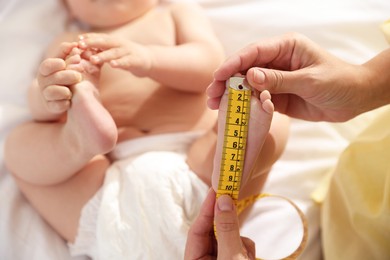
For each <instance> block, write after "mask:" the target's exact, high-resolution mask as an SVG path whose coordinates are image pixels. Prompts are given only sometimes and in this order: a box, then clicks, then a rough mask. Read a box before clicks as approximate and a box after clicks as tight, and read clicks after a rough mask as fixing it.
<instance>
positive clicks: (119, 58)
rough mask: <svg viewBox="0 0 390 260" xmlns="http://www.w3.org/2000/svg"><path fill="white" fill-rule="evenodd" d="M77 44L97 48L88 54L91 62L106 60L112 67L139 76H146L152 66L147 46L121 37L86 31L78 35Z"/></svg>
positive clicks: (103, 61) (83, 47) (99, 63)
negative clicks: (92, 53) (95, 51)
mask: <svg viewBox="0 0 390 260" xmlns="http://www.w3.org/2000/svg"><path fill="white" fill-rule="evenodd" d="M79 46H80V48H82V49H93V50H98V51H97V53H95V54H94V55H91V56H90V61H91V62H92V63H93V64H96V65H101V64H103V63H105V62H107V63H109V64H110V65H111V67H113V68H120V69H124V70H127V71H130V72H131V73H133V74H134V75H136V76H139V77H143V76H147V75H148V73H149V71H150V69H151V66H152V57H151V53H150V51H149V49H148V48H146V47H145V46H142V45H141V44H138V43H135V42H132V41H129V40H125V39H122V38H115V37H112V36H109V35H106V34H98V33H88V34H83V35H81V36H80V41H79Z"/></svg>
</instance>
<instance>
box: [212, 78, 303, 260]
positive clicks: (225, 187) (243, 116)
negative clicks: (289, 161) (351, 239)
mask: <svg viewBox="0 0 390 260" xmlns="http://www.w3.org/2000/svg"><path fill="white" fill-rule="evenodd" d="M226 85H227V91H228V104H227V112H226V113H227V114H226V122H225V130H224V141H223V147H222V159H221V164H220V165H221V167H220V177H219V182H218V190H217V195H216V196H217V198H218V197H219V196H221V195H225V194H226V195H229V196H230V197H231V198H232V199H233V201H234V204H235V205H236V207H237V211H238V214H240V213H241V212H242V211H243V210H244V209H245V208H247V207H248V206H249V205H251V204H253V203H254V202H255V201H257V200H260V199H262V198H264V197H276V198H280V199H284V200H286V201H287V202H288V203H290V204H291V205H292V206H293V207H294V208H295V210H296V211H297V212H298V215H299V217H300V218H301V221H302V225H303V237H302V240H301V244H300V245H299V247H298V248H297V249H296V250H295V251H294V252H293V253H291V254H290V255H289V256H287V257H285V258H283V259H284V260H290V259H296V258H297V257H298V256H299V255H300V254H301V253H302V251H303V249H304V248H305V246H306V244H307V237H308V230H307V221H306V219H305V216H304V214H303V212H302V211H301V210H300V209H299V208H298V206H297V205H296V204H295V203H294V202H292V201H291V200H289V199H288V198H285V197H283V196H279V195H273V194H257V195H253V196H249V197H248V198H245V199H243V200H241V201H240V202H238V196H239V192H240V188H241V179H242V173H243V170H244V162H245V150H246V143H247V138H248V129H249V117H250V105H251V100H250V99H251V95H252V91H251V88H250V87H249V86H247V85H246V84H245V80H244V77H231V78H230V79H229V80H228V81H227V82H226ZM229 153H230V157H229ZM214 233H215V236H217V233H216V226H215V225H214ZM256 259H260V258H256Z"/></svg>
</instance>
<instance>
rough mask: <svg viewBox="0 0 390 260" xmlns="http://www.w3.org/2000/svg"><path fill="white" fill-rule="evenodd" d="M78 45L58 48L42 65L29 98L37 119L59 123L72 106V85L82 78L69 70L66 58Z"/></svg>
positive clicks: (50, 50) (62, 45) (54, 49)
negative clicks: (57, 121) (70, 87)
mask: <svg viewBox="0 0 390 260" xmlns="http://www.w3.org/2000/svg"><path fill="white" fill-rule="evenodd" d="M76 46H77V43H68V42H64V43H61V44H59V45H57V47H56V48H53V49H49V51H48V57H49V58H46V59H44V60H43V61H42V63H41V64H40V66H39V68H38V73H37V77H36V79H34V81H33V83H32V85H31V87H30V89H29V96H28V97H29V105H30V110H31V113H32V116H33V118H34V119H35V120H38V121H51V120H58V119H59V118H61V116H62V115H63V113H64V112H65V111H67V109H68V108H69V107H70V100H71V97H72V93H71V91H70V89H69V87H68V86H70V85H73V84H76V83H78V82H80V81H81V79H82V76H81V74H80V72H78V71H77V70H75V69H72V70H68V69H67V65H68V64H67V61H66V58H67V57H68V56H69V55H70V53H71V52H72V49H73V48H74V47H76Z"/></svg>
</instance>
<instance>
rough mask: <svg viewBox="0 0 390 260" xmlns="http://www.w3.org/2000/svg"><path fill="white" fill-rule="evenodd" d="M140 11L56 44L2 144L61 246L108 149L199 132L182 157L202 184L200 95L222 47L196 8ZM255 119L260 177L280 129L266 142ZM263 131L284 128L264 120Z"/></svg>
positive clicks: (208, 137)
mask: <svg viewBox="0 0 390 260" xmlns="http://www.w3.org/2000/svg"><path fill="white" fill-rule="evenodd" d="M68 2H69V3H70V6H72V5H78V4H82V3H83V4H87V3H84V2H77V1H73V2H72V0H70V1H68ZM88 3H89V2H88ZM102 3H103V2H102ZM102 3H100V2H99V3H91V4H102ZM137 3H138V4H140V5H142V6H143V7H145V6H144V5H147V4H150V6H146V7H145V8H146V9H147V8H151V7H152V6H153V4H154V2H153V0H148V1H145V0H142V1H141V0H138V1H137ZM131 8H133V6H132V7H131ZM145 8H144V9H145ZM144 9H140V10H142V12H141V13H140V15H139V16H136V18H132V20H131V21H130V22H129V23H125V24H122V23H120V24H119V25H118V26H113V25H112V24H110V26H108V27H101V25H92V27H94V26H95V27H96V28H93V29H95V31H97V32H98V33H84V32H71V33H65V34H64V35H62V36H60V37H59V38H58V40H57V41H56V42H54V43H53V45H52V46H53V47H52V48H51V49H49V50H48V54H47V58H46V59H45V60H44V61H43V62H42V63H41V65H40V67H39V71H38V75H37V79H36V80H34V83H33V85H32V87H31V88H30V93H29V98H30V104H31V113H32V115H33V117H34V119H35V120H34V121H32V122H28V123H26V124H23V125H21V126H19V127H17V128H16V129H15V130H14V131H13V132H12V133H11V134H10V135H9V137H8V139H7V142H6V149H5V160H6V164H7V167H8V168H9V169H10V170H11V171H12V173H13V174H14V176H15V180H16V181H17V184H18V185H19V187H20V189H21V191H22V192H23V193H24V194H25V196H26V197H27V199H28V200H29V201H30V202H31V204H32V205H33V206H34V207H35V208H36V210H37V211H38V212H39V213H40V214H41V215H42V217H43V218H44V219H45V220H46V221H47V222H48V223H49V224H50V225H51V226H52V227H53V228H54V229H55V230H56V231H57V232H58V233H59V234H60V235H61V236H62V237H63V238H64V239H66V240H67V241H70V242H73V241H74V239H75V237H76V235H77V229H78V221H79V218H80V213H81V210H82V208H83V206H84V205H85V204H86V203H87V202H88V200H89V199H90V198H91V197H92V196H93V195H94V194H95V193H96V192H97V191H98V190H99V189H100V187H101V186H102V184H103V181H104V176H105V172H106V169H107V168H108V167H109V166H110V164H111V161H110V160H109V157H108V156H106V154H108V153H109V152H110V151H111V150H112V149H113V148H114V147H115V145H116V144H117V142H122V141H125V140H128V139H133V138H137V137H140V136H146V135H155V134H162V133H172V132H183V131H199V130H202V131H205V132H206V134H205V135H204V136H203V137H201V138H199V140H197V141H196V142H195V143H194V144H193V145H192V147H191V148H190V150H189V152H188V163H189V165H190V167H191V168H192V169H193V170H194V171H195V172H196V173H198V174H199V177H200V178H201V179H202V180H204V181H205V182H206V183H207V184H209V185H211V175H212V171H213V155H214V153H215V147H216V142H217V135H216V133H215V131H214V129H213V126H214V125H215V124H216V114H215V113H214V112H213V111H211V110H209V109H208V108H207V106H206V99H207V97H206V95H205V89H206V87H207V85H208V83H209V82H211V80H212V72H213V71H214V70H215V69H216V68H217V66H218V64H219V63H220V62H221V61H222V57H223V51H222V48H221V46H220V44H219V42H218V41H217V40H216V38H215V36H214V34H213V33H212V31H211V29H208V28H209V24H208V23H207V21H206V20H205V19H204V17H203V16H202V15H201V13H200V11H199V9H198V8H197V7H196V6H192V5H190V6H187V5H180V4H178V5H172V6H164V7H163V8H161V9H158V10H153V9H152V8H151V9H150V10H149V9H148V10H149V11H145V10H144ZM77 10H78V11H80V10H81V9H80V10H79V9H77ZM103 10H104V11H106V10H105V9H103ZM132 10H133V9H132ZM137 10H138V9H137ZM114 11H115V10H113V11H112V12H111V14H112V15H115V13H114ZM103 13H104V14H106V13H107V12H103ZM108 13H109V12H108ZM76 14H77V13H76ZM76 14H75V15H76ZM126 14H127V13H126ZM114 18H115V19H119V18H117V17H114ZM93 21H95V20H93ZM84 22H86V21H84ZM87 22H88V21H87ZM155 28H158V30H156V29H155ZM200 28H201V29H200ZM141 32H142V33H141ZM80 34H81V35H82V38H79V35H80ZM260 103H262V104H263V105H264V104H266V103H268V102H266V101H265V100H262V101H261V102H260ZM265 106H267V105H265ZM259 107H261V106H259ZM254 111H256V110H254ZM264 111H267V110H266V109H265V110H264ZM264 111H263V112H261V113H259V115H258V116H255V117H256V118H259V120H263V119H264V120H263V121H262V122H263V124H264V125H263V126H262V128H261V129H262V130H261V133H262V134H260V135H259V138H258V139H256V142H254V145H253V147H252V148H251V149H253V151H254V154H256V155H257V154H259V152H258V151H259V150H260V149H261V148H262V147H263V148H264V149H263V150H262V152H261V153H260V155H259V156H263V157H262V159H261V160H258V161H259V162H260V165H261V167H260V168H261V169H260V168H259V169H257V172H259V173H261V174H262V173H266V172H268V170H269V167H270V166H271V165H272V164H273V162H274V161H275V160H276V159H277V157H278V156H279V155H280V153H281V151H282V150H283V147H284V143H285V138H284V137H283V136H282V138H281V139H280V141H279V140H278V139H276V138H275V136H276V132H274V131H272V129H274V130H277V129H286V128H285V127H284V128H280V127H276V126H275V128H273V127H271V131H270V132H269V133H268V130H269V127H270V126H269V125H270V123H271V118H272V112H271V111H268V112H264ZM188 115H191V116H188ZM262 118H263V119H262ZM273 122H274V123H275V125H278V124H279V123H281V122H285V120H284V119H280V120H277V119H276V117H274V120H273ZM250 131H251V130H250ZM278 131H279V130H278ZM278 138H279V137H278ZM264 140H265V142H264ZM263 143H264V146H263ZM248 152H249V153H250V152H251V151H248ZM200 155H210V156H200ZM20 162H23V163H20ZM252 163H253V162H252ZM261 174H259V175H258V174H257V175H256V176H260V177H256V178H257V179H258V180H259V183H263V181H264V180H265V177H264V176H266V175H261ZM248 179H249V178H248ZM251 183H254V182H251ZM261 187H262V184H261V185H258V186H256V187H254V189H251V190H250V191H248V192H257V191H258V190H259V189H261Z"/></svg>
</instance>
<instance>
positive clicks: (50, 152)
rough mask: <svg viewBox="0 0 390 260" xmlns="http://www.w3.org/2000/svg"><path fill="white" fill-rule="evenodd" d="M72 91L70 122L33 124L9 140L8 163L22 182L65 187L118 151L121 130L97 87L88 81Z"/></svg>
mask: <svg viewBox="0 0 390 260" xmlns="http://www.w3.org/2000/svg"><path fill="white" fill-rule="evenodd" d="M70 88H71V90H72V94H73V97H72V100H71V107H70V108H69V110H68V111H67V115H66V119H64V120H63V121H58V122H42V123H41V122H29V123H26V124H24V125H21V126H19V127H17V128H16V129H15V130H14V131H12V133H11V134H10V135H9V137H8V138H7V142H6V145H5V159H6V163H7V166H8V168H9V170H10V171H11V172H12V173H13V174H14V175H16V176H17V177H18V178H19V179H22V180H24V181H26V182H29V183H32V184H36V185H53V184H57V183H61V182H62V181H65V180H67V179H69V178H70V177H71V176H72V175H73V174H75V173H76V172H78V171H80V170H81V169H82V168H83V167H84V166H85V164H87V163H88V162H89V161H90V160H91V159H92V158H93V157H94V156H96V155H98V154H104V153H107V152H109V151H110V150H111V149H112V148H113V147H114V145H115V143H116V139H117V128H116V125H115V123H114V121H113V119H112V117H111V115H110V114H109V113H108V111H107V110H106V109H105V108H104V107H103V106H102V104H101V103H100V101H99V100H98V96H97V90H96V88H95V86H94V85H93V84H92V83H91V82H90V81H86V80H84V81H82V82H80V83H78V84H76V85H74V86H71V87H70Z"/></svg>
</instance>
